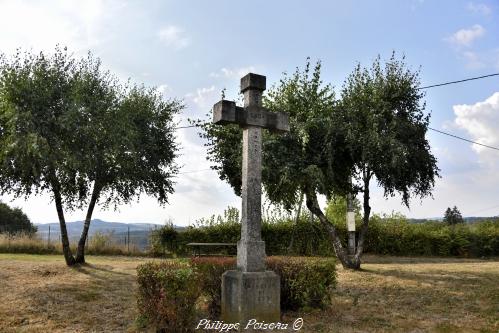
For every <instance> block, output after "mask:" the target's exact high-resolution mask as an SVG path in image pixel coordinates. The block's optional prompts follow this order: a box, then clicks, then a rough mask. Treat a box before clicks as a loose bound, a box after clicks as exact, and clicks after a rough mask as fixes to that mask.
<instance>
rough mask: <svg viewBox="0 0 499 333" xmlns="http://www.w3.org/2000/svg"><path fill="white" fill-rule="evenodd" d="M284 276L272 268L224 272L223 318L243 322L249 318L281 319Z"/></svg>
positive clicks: (243, 323)
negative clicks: (261, 270)
mask: <svg viewBox="0 0 499 333" xmlns="http://www.w3.org/2000/svg"><path fill="white" fill-rule="evenodd" d="M280 316H281V312H280V279H279V276H278V275H277V274H276V273H274V272H272V271H265V272H241V271H227V272H225V273H224V274H223V275H222V320H223V321H224V322H226V323H241V326H243V327H244V325H245V324H247V322H248V320H250V319H253V318H256V319H258V321H260V322H261V321H265V322H278V321H279V320H280Z"/></svg>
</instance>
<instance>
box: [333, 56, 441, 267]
mask: <svg viewBox="0 0 499 333" xmlns="http://www.w3.org/2000/svg"><path fill="white" fill-rule="evenodd" d="M404 60H405V58H402V60H397V59H396V58H395V53H393V54H392V56H391V58H390V59H389V60H388V61H387V62H386V64H385V66H384V67H383V66H382V65H381V60H380V57H379V56H378V57H377V58H376V60H375V61H374V62H373V64H372V66H371V68H370V69H368V68H362V67H361V66H360V64H359V65H358V66H357V67H356V68H355V70H354V71H353V72H352V73H351V74H350V75H349V76H348V78H347V80H346V81H345V84H344V86H343V89H342V93H341V105H340V107H339V108H338V111H339V112H338V116H339V117H340V119H343V123H344V124H345V126H344V127H345V128H344V130H345V131H346V133H348V134H347V138H346V142H347V145H348V146H349V149H350V150H351V151H352V156H354V166H355V168H354V172H353V177H354V180H355V184H354V192H360V193H362V194H363V211H364V216H363V220H362V225H361V228H360V232H359V240H358V244H357V251H356V254H355V256H354V257H353V258H351V263H350V264H349V266H351V267H353V268H358V267H360V256H361V255H362V252H363V250H364V242H365V239H366V235H367V231H368V227H369V217H370V213H371V207H370V205H369V199H370V193H369V186H370V183H371V181H372V180H373V181H374V180H375V181H376V182H377V184H378V186H379V187H381V188H383V190H384V195H385V197H388V196H394V195H395V194H396V193H400V194H401V196H402V202H403V203H404V204H405V205H406V206H407V207H409V201H410V198H411V197H414V196H415V197H420V198H423V197H425V196H428V195H431V190H432V189H433V186H434V183H435V177H438V176H439V173H438V172H439V169H438V167H437V161H436V158H435V157H434V156H433V155H432V153H431V151H430V145H429V143H428V140H426V137H425V135H426V132H427V130H428V125H429V119H430V115H429V114H425V113H424V109H425V102H424V101H423V98H424V93H423V92H422V91H421V90H420V89H419V85H420V81H419V71H415V72H413V71H411V70H409V69H407V68H406V64H405V62H404Z"/></svg>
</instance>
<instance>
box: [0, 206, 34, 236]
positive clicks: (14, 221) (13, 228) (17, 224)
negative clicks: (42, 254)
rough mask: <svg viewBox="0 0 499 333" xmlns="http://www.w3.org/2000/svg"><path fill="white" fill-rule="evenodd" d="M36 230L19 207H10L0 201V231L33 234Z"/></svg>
mask: <svg viewBox="0 0 499 333" xmlns="http://www.w3.org/2000/svg"><path fill="white" fill-rule="evenodd" d="M36 231H37V227H36V226H34V225H33V223H31V221H30V220H29V218H28V216H26V214H24V212H23V211H22V210H21V209H20V208H11V207H9V205H7V204H5V203H3V202H0V233H8V234H17V233H26V234H29V235H33V234H34V233H35V232H36Z"/></svg>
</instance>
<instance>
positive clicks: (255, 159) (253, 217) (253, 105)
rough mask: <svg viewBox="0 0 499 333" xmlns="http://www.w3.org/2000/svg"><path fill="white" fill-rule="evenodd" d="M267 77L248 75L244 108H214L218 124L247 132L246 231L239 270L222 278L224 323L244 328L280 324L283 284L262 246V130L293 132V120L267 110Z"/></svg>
mask: <svg viewBox="0 0 499 333" xmlns="http://www.w3.org/2000/svg"><path fill="white" fill-rule="evenodd" d="M264 90H265V76H262V75H257V74H252V73H250V74H248V75H246V76H244V77H243V78H242V79H241V92H242V93H243V94H244V107H238V106H236V103H235V102H231V101H225V100H222V101H220V102H218V103H217V104H215V105H214V107H213V122H214V123H215V124H222V125H224V124H238V125H239V126H241V127H242V128H243V164H242V191H241V192H242V212H241V215H242V226H241V239H240V240H239V242H238V243H237V270H232V271H227V272H225V273H224V274H223V275H222V309H221V310H222V319H223V320H224V321H225V322H227V323H235V322H238V323H240V324H241V325H244V323H247V322H248V320H251V319H257V320H258V321H265V322H278V321H279V320H280V279H279V276H278V275H277V274H276V273H275V272H272V271H266V270H265V242H264V241H262V236H261V229H262V225H261V223H262V221H261V220H262V216H261V209H262V207H261V201H262V185H261V181H262V129H264V128H265V129H268V130H271V131H276V132H285V131H289V118H288V116H287V115H286V114H285V113H282V112H269V111H268V110H266V109H265V108H263V107H262V93H263V91H264Z"/></svg>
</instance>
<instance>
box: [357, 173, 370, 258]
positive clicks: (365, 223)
mask: <svg viewBox="0 0 499 333" xmlns="http://www.w3.org/2000/svg"><path fill="white" fill-rule="evenodd" d="M363 176H364V177H363V179H364V205H363V206H364V217H363V218H362V226H361V227H360V233H359V241H358V243H357V251H356V253H355V260H358V261H359V266H360V257H361V255H362V252H363V251H364V242H365V239H366V236H367V231H368V229H369V218H370V216H371V207H370V206H369V182H370V180H371V174H370V171H369V170H367V171H365V172H364V175H363Z"/></svg>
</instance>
